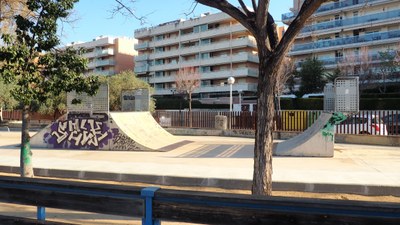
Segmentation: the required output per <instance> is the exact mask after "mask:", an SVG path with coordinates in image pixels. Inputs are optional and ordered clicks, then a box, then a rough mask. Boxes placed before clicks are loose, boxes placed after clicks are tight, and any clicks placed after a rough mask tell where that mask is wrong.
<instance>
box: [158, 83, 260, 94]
mask: <svg viewBox="0 0 400 225" xmlns="http://www.w3.org/2000/svg"><path fill="white" fill-rule="evenodd" d="M229 89H230V87H229V85H222V86H221V85H208V86H200V87H199V88H197V89H196V90H195V91H194V93H209V92H229ZM232 91H236V92H237V91H251V92H256V91H257V84H254V83H243V84H242V83H240V84H236V83H235V84H233V85H232ZM154 95H171V88H155V90H154Z"/></svg>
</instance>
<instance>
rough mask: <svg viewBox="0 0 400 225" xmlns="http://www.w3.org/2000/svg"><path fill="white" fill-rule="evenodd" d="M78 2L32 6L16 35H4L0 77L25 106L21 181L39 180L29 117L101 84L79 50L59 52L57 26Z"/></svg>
mask: <svg viewBox="0 0 400 225" xmlns="http://www.w3.org/2000/svg"><path fill="white" fill-rule="evenodd" d="M76 2H77V0H27V2H26V6H27V8H28V10H29V12H30V13H29V14H28V15H25V14H22V13H20V14H18V15H16V16H15V17H14V18H15V24H16V27H15V34H2V40H3V42H4V44H5V45H4V46H2V47H0V61H1V65H0V74H1V76H2V78H3V80H4V81H5V82H6V83H14V84H15V86H14V87H13V89H12V90H11V95H12V97H13V98H14V99H15V100H17V101H18V102H20V104H22V106H23V118H22V138H21V142H22V143H21V175H22V176H29V177H32V176H33V168H32V164H31V159H30V156H31V151H30V143H29V139H30V138H29V113H30V109H31V106H32V104H33V103H35V102H46V100H47V99H49V98H51V97H53V96H57V95H59V94H60V93H62V92H69V91H72V90H76V91H77V92H86V93H88V94H95V93H96V91H97V89H98V86H99V84H98V82H97V78H95V77H84V76H83V74H82V73H83V71H84V70H85V69H86V64H87V60H85V59H83V58H81V57H80V56H79V54H78V51H79V50H78V51H77V50H74V49H71V48H67V49H63V50H57V49H56V46H58V45H59V43H60V40H59V38H58V36H57V34H56V32H57V21H58V20H60V19H62V18H66V17H67V16H68V15H69V12H70V10H72V8H73V6H74V3H76Z"/></svg>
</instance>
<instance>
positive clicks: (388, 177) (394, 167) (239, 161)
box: [0, 132, 400, 194]
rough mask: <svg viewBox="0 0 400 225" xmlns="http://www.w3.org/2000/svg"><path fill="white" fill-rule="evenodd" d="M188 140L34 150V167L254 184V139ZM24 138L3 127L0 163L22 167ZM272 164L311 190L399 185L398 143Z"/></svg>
mask: <svg viewBox="0 0 400 225" xmlns="http://www.w3.org/2000/svg"><path fill="white" fill-rule="evenodd" d="M184 139H187V140H190V141H193V142H192V143H189V144H186V145H184V146H181V147H179V148H177V149H175V150H172V151H169V152H122V151H118V152H113V151H80V150H49V149H33V163H34V167H35V168H41V169H43V170H42V173H44V175H46V173H47V174H49V175H51V171H52V170H57V171H64V172H66V173H68V172H70V173H71V174H72V171H74V172H75V173H74V174H77V175H76V176H80V178H85V179H91V178H90V177H89V176H90V175H91V174H92V175H93V174H95V176H100V178H101V176H102V174H104V176H106V177H114V179H116V180H118V179H120V180H121V179H122V180H123V179H124V177H127V176H128V175H137V177H141V178H143V179H150V180H155V181H157V182H159V183H160V182H164V183H162V184H168V183H169V184H174V181H176V182H178V185H179V182H186V183H187V182H191V181H193V182H198V183H200V184H199V185H206V186H207V185H208V186H213V185H214V184H215V185H216V186H218V185H220V186H223V185H226V186H229V185H231V186H233V187H228V188H235V187H234V186H235V185H237V188H244V189H245V188H247V187H248V186H249V184H250V181H251V179H252V171H253V142H254V140H253V139H249V138H232V137H210V136H207V137H201V136H200V137H199V136H185V137H184ZM19 142H20V138H19V133H17V132H15V133H13V132H0V154H1V158H0V167H2V168H3V169H4V168H7V167H14V168H15V167H18V166H19V148H18V147H16V145H17V144H18V143H19ZM273 168H274V173H273V182H274V183H277V184H279V183H291V184H306V185H305V186H304V188H305V189H307V190H308V191H312V189H313V188H316V187H317V186H318V184H326V185H325V186H328V185H330V186H333V185H356V186H358V187H364V186H365V187H367V188H363V189H362V190H361V191H359V192H366V193H365V194H371V193H368V191H371V188H368V187H372V186H378V187H379V186H385V187H389V188H390V187H393V189H392V190H398V189H399V188H396V187H400V149H399V148H398V147H383V146H368V145H349V144H336V145H335V156H334V157H333V158H311V157H275V158H274V161H273ZM76 171H78V172H79V173H76ZM3 172H4V171H3ZM89 172H94V173H89ZM131 177H132V176H131ZM95 178H96V177H95ZM179 178H181V179H179ZM184 178H190V179H189V180H188V179H186V180H185V179H184ZM127 179H128V178H127ZM127 181H141V180H140V179H139V180H127ZM379 190H382V189H381V188H379ZM317 191H318V190H317ZM398 192H399V191H398ZM361 194H362V193H361ZM372 194H374V193H372ZM389 194H390V193H389ZM398 194H400V193H398Z"/></svg>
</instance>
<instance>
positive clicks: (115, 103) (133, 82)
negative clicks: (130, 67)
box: [101, 71, 155, 111]
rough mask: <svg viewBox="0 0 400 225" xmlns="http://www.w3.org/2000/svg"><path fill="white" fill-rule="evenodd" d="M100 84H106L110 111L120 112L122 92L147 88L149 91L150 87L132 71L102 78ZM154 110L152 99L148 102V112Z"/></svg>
mask: <svg viewBox="0 0 400 225" xmlns="http://www.w3.org/2000/svg"><path fill="white" fill-rule="evenodd" d="M101 82H105V83H108V85H109V86H108V87H109V98H110V110H111V111H120V110H121V93H122V91H123V90H130V89H140V88H147V89H150V91H151V88H150V85H149V84H148V83H147V82H145V81H143V80H141V79H139V78H137V77H136V75H135V74H134V73H133V72H132V71H123V72H121V73H119V74H116V75H113V76H109V77H104V76H103V77H101ZM154 109H155V103H154V100H153V99H152V100H151V101H150V111H154Z"/></svg>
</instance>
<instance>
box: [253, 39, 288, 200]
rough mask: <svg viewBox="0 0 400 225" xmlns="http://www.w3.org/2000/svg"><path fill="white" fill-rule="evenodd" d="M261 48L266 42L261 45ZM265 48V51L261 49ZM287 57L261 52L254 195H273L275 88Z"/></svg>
mask: <svg viewBox="0 0 400 225" xmlns="http://www.w3.org/2000/svg"><path fill="white" fill-rule="evenodd" d="M260 44H261V45H262V44H263V43H260ZM259 49H262V48H259ZM283 57H284V55H281V56H280V55H274V54H268V52H267V51H262V50H261V51H259V61H260V64H259V80H258V89H257V92H258V93H257V94H258V95H257V129H256V136H255V145H254V170H253V184H252V194H253V195H271V194H272V150H273V130H274V126H273V123H274V115H275V95H274V92H275V85H276V82H277V81H276V79H277V77H278V76H277V75H278V69H279V66H278V65H279V63H281V62H282V60H283Z"/></svg>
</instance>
